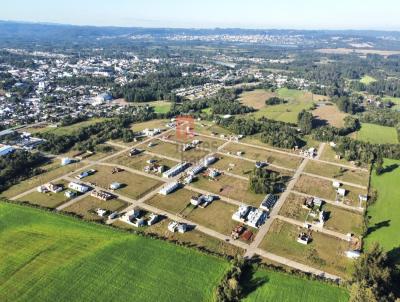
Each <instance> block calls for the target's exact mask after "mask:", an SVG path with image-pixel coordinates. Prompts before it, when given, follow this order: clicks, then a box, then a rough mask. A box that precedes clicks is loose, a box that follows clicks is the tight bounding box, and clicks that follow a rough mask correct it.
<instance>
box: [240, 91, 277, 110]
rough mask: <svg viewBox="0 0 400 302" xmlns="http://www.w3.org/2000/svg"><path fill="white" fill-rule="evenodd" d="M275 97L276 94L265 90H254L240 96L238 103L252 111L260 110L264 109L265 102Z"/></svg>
mask: <svg viewBox="0 0 400 302" xmlns="http://www.w3.org/2000/svg"><path fill="white" fill-rule="evenodd" d="M273 96H276V93H274V92H272V91H270V90H266V89H255V90H252V91H245V92H243V93H242V94H241V95H240V98H239V101H240V102H241V103H242V104H243V105H246V106H249V107H253V108H254V109H262V108H264V107H265V101H266V100H268V99H269V98H271V97H273Z"/></svg>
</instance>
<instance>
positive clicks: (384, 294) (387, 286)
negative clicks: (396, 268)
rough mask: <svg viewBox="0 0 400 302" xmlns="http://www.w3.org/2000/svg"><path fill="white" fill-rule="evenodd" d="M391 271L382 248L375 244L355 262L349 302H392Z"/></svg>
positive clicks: (393, 298) (393, 299)
mask: <svg viewBox="0 0 400 302" xmlns="http://www.w3.org/2000/svg"><path fill="white" fill-rule="evenodd" d="M392 277H393V269H392V268H391V266H390V263H389V261H388V257H387V255H386V253H385V252H384V251H383V250H382V248H381V247H380V246H379V245H378V244H375V245H374V246H373V247H372V248H371V250H370V251H367V252H366V253H364V254H363V255H361V257H360V258H359V259H358V260H357V262H356V263H355V266H354V271H353V274H352V280H351V281H352V283H353V284H352V286H351V297H350V302H374V301H376V302H393V301H395V297H394V295H393V293H392V290H393V286H395V284H393V279H392Z"/></svg>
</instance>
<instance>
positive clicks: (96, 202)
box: [64, 196, 128, 220]
mask: <svg viewBox="0 0 400 302" xmlns="http://www.w3.org/2000/svg"><path fill="white" fill-rule="evenodd" d="M127 206H128V204H127V203H126V202H124V201H122V200H118V199H111V200H107V201H104V200H100V199H98V198H94V197H91V196H87V197H85V198H83V199H81V200H79V201H77V202H76V203H74V204H72V205H70V206H69V207H67V208H65V209H64V211H65V212H70V213H75V214H78V215H81V216H82V217H83V218H84V219H86V220H105V218H102V217H100V216H98V215H97V214H96V213H94V212H93V211H94V210H96V209H98V208H101V209H105V210H109V211H113V212H114V211H120V210H122V209H123V208H126V207H127Z"/></svg>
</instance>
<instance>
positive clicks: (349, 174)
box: [304, 160, 369, 186]
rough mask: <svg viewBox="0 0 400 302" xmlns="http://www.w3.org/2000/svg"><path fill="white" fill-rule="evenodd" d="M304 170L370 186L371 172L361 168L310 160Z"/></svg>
mask: <svg viewBox="0 0 400 302" xmlns="http://www.w3.org/2000/svg"><path fill="white" fill-rule="evenodd" d="M304 172H307V173H311V174H316V175H321V176H324V177H329V178H332V179H337V180H338V181H340V180H341V181H346V182H351V183H354V184H359V185H363V186H368V179H369V175H368V174H369V173H368V172H367V171H364V170H360V169H349V168H342V167H338V166H335V165H330V164H325V163H321V162H316V161H312V160H310V161H308V163H307V165H306V167H305V169H304Z"/></svg>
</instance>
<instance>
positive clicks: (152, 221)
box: [147, 213, 160, 225]
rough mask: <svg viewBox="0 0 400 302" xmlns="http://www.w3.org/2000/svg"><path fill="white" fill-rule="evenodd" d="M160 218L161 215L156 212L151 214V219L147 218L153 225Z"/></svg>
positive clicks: (148, 223) (149, 223)
mask: <svg viewBox="0 0 400 302" xmlns="http://www.w3.org/2000/svg"><path fill="white" fill-rule="evenodd" d="M159 220H160V216H159V215H157V214H154V213H151V214H150V217H149V220H147V225H153V224H155V223H157V222H158V221H159Z"/></svg>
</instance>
